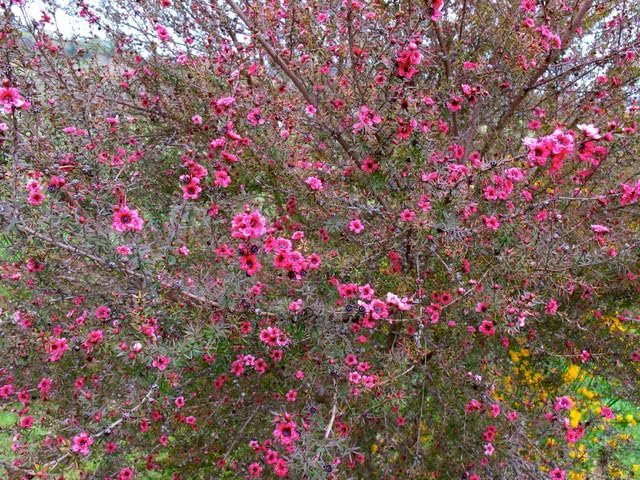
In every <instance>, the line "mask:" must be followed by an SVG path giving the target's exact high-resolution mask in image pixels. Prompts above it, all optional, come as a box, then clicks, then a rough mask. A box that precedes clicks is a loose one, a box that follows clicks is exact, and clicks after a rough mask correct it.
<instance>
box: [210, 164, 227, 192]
mask: <svg viewBox="0 0 640 480" xmlns="http://www.w3.org/2000/svg"><path fill="white" fill-rule="evenodd" d="M214 175H215V180H214V181H213V184H214V185H215V186H216V187H223V188H226V187H228V186H229V184H231V177H230V176H229V173H228V172H227V171H226V170H225V169H224V168H221V169H220V170H216V172H215V174H214Z"/></svg>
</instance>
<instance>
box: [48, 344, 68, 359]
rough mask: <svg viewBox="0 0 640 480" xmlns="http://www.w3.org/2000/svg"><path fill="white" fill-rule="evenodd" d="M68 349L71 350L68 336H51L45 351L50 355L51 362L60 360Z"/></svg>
mask: <svg viewBox="0 0 640 480" xmlns="http://www.w3.org/2000/svg"><path fill="white" fill-rule="evenodd" d="M67 350H69V345H67V339H66V338H50V339H49V342H48V343H47V345H46V346H45V351H46V352H47V354H48V355H49V361H50V362H57V361H58V360H60V359H61V358H62V355H64V352H66V351H67Z"/></svg>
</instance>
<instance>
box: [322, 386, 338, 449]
mask: <svg viewBox="0 0 640 480" xmlns="http://www.w3.org/2000/svg"><path fill="white" fill-rule="evenodd" d="M337 414H338V402H337V400H336V395H335V394H334V395H333V406H332V407H331V419H330V420H329V425H327V429H326V430H325V432H324V439H325V440H326V439H328V438H329V435H331V429H332V428H333V422H335V421H336V415H337Z"/></svg>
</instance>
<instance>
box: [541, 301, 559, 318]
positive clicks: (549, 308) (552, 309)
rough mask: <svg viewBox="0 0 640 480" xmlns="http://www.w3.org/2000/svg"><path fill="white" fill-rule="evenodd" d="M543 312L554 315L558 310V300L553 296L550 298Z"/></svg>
mask: <svg viewBox="0 0 640 480" xmlns="http://www.w3.org/2000/svg"><path fill="white" fill-rule="evenodd" d="M544 311H545V313H547V314H548V315H555V314H556V312H557V311H558V301H557V300H556V299H555V298H552V299H550V300H549V301H548V302H547V305H546V306H545V308H544Z"/></svg>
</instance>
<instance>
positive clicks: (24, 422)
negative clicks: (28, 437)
mask: <svg viewBox="0 0 640 480" xmlns="http://www.w3.org/2000/svg"><path fill="white" fill-rule="evenodd" d="M31 427H33V417H32V416H31V415H26V416H24V417H20V428H25V429H29V428H31Z"/></svg>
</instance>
